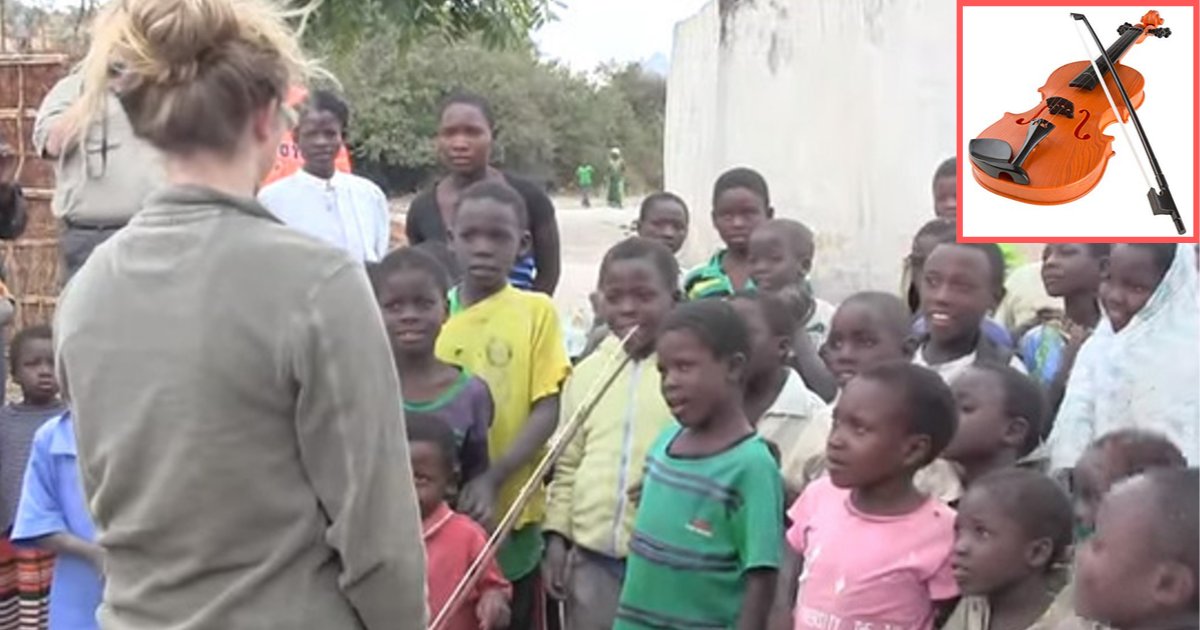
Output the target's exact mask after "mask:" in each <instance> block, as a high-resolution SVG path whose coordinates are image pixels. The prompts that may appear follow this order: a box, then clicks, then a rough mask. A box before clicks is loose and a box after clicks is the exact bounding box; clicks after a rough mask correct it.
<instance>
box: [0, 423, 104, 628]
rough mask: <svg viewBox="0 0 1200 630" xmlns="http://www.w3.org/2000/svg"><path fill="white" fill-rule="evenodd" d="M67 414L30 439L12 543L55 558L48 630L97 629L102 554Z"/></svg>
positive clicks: (45, 426)
mask: <svg viewBox="0 0 1200 630" xmlns="http://www.w3.org/2000/svg"><path fill="white" fill-rule="evenodd" d="M75 459H76V451H75V432H74V430H73V429H72V426H71V414H70V412H67V413H64V414H62V415H60V416H57V417H54V418H51V419H50V420H47V421H46V424H44V425H42V427H41V428H40V429H38V431H37V433H35V434H34V436H33V447H32V449H31V453H30V456H29V465H28V467H27V468H26V469H25V483H24V486H23V487H22V489H21V502H20V505H19V506H18V507H17V516H16V520H15V522H14V523H13V531H12V539H13V543H14V544H18V545H30V546H37V547H40V548H42V549H45V550H48V551H53V552H55V553H56V554H58V557H57V559H56V560H55V562H54V581H53V582H52V583H51V586H50V630H98V628H99V625H98V624H97V622H96V609H97V608H98V607H99V606H100V598H101V594H102V592H103V578H102V575H103V564H104V552H103V550H102V549H101V548H100V546H99V545H98V544H96V542H95V539H96V532H95V529H94V527H93V525H92V519H91V516H90V515H89V514H88V511H87V503H86V501H85V500H84V497H83V485H82V484H81V483H80V479H79V468H78V464H77V463H76V461H75Z"/></svg>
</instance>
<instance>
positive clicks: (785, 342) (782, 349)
mask: <svg viewBox="0 0 1200 630" xmlns="http://www.w3.org/2000/svg"><path fill="white" fill-rule="evenodd" d="M800 334H802V335H803V334H805V333H804V332H803V331H801V333H800ZM775 350H776V351H777V352H778V353H779V362H780V363H787V358H788V356H789V355H791V354H792V338H791V337H790V336H788V335H780V336H779V337H778V338H777V339H776V340H775Z"/></svg>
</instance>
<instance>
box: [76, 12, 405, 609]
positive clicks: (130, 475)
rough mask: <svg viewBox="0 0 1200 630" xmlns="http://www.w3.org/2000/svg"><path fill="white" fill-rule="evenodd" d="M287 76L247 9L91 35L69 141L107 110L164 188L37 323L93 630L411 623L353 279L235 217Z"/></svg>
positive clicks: (321, 249)
mask: <svg viewBox="0 0 1200 630" xmlns="http://www.w3.org/2000/svg"><path fill="white" fill-rule="evenodd" d="M308 67H309V66H308V63H307V62H306V61H305V59H304V57H303V55H302V53H301V51H300V46H299V43H298V42H297V39H296V36H295V34H294V32H293V31H292V30H291V29H290V28H289V27H287V26H286V24H285V23H284V22H283V20H282V18H281V16H280V15H279V13H278V12H277V11H276V10H275V8H274V5H273V4H268V0H191V1H189V2H175V1H170V0H125V1H124V2H113V3H109V4H108V5H106V6H105V7H104V9H103V10H102V13H101V14H100V15H99V16H98V20H97V23H96V26H95V31H94V35H93V38H92V48H91V50H90V51H89V52H88V55H87V58H86V59H85V61H84V64H83V69H82V71H81V72H82V76H83V77H84V80H83V85H84V86H85V87H84V90H85V91H84V93H83V95H82V97H81V99H80V100H79V103H80V108H79V109H78V110H74V111H72V112H71V115H72V116H76V117H77V118H75V119H74V120H75V121H76V123H75V124H76V129H88V128H89V122H90V121H89V117H90V116H92V115H94V114H93V112H96V111H101V110H100V109H98V108H95V109H94V107H95V105H96V104H100V105H102V104H103V103H104V101H105V100H106V98H105V97H106V95H107V94H108V92H109V91H110V90H112V91H113V92H115V93H116V94H117V96H118V98H119V100H120V102H121V104H122V106H123V107H124V108H125V110H126V111H127V113H128V115H129V119H130V122H131V124H132V126H133V130H134V132H135V133H136V134H137V135H138V136H140V137H142V138H144V139H146V140H147V141H149V142H150V143H151V144H152V145H154V146H155V147H157V148H158V149H159V150H160V151H162V153H163V155H164V157H165V162H166V170H167V178H168V185H167V186H166V187H165V188H162V189H160V190H158V191H156V192H154V193H151V195H150V196H149V197H148V198H147V199H146V201H145V203H144V205H143V207H142V209H141V210H140V211H139V212H137V213H136V214H135V215H134V216H133V219H132V220H131V221H130V223H129V225H128V226H127V227H126V228H125V229H123V230H121V231H120V232H118V233H117V234H115V235H114V236H113V237H112V238H110V239H109V240H107V241H106V242H105V243H103V244H102V245H100V246H99V247H98V248H97V249H96V251H95V252H94V254H93V256H92V258H91V259H90V261H89V263H88V264H87V265H85V266H84V267H83V268H82V269H81V270H80V271H79V273H78V274H77V275H76V276H75V278H74V280H72V282H71V284H70V285H68V287H67V289H66V291H65V293H64V295H63V296H62V299H61V302H60V305H59V309H58V312H57V314H56V327H57V328H56V336H57V338H56V340H55V345H56V350H57V356H58V369H59V376H60V379H61V383H62V385H63V389H64V392H65V394H66V396H67V398H68V399H69V400H70V401H71V404H72V406H73V411H74V414H75V415H74V417H75V420H76V428H75V433H76V436H77V442H78V451H79V467H80V473H81V478H82V483H83V486H84V491H85V494H86V497H87V501H88V507H89V508H90V512H91V514H92V516H93V518H94V520H95V523H96V526H97V532H98V542H99V544H100V545H101V547H102V548H103V549H104V552H105V556H106V560H105V565H104V572H105V577H106V582H107V583H106V585H105V591H104V600H103V602H102V604H101V606H100V609H99V610H98V612H97V617H98V619H99V622H100V626H101V627H102V628H105V629H106V630H134V629H138V630H140V629H149V628H156V629H167V628H170V629H175V630H184V629H210V628H213V629H215V628H228V629H231V630H232V629H235V628H287V629H288V630H350V629H359V628H365V629H368V630H375V629H383V628H386V629H389V630H391V629H401V628H423V627H424V622H425V619H427V611H426V606H425V579H424V569H425V566H424V564H425V563H424V555H423V552H422V538H421V521H420V516H419V511H418V508H417V501H416V496H415V489H414V486H413V478H412V471H411V466H410V460H409V453H408V447H407V444H406V442H405V424H404V416H403V412H402V406H401V396H400V387H399V381H398V379H397V377H396V371H395V367H394V366H393V362H392V357H391V352H390V351H389V349H388V341H387V338H386V335H385V332H384V327H383V322H382V319H381V317H380V314H379V310H378V308H377V307H376V305H375V301H374V298H373V297H372V294H371V289H370V286H369V284H368V281H367V277H366V274H365V272H364V270H363V268H362V265H361V264H359V263H357V262H355V261H354V260H352V259H351V258H350V256H349V255H348V254H346V253H345V252H343V251H340V250H338V249H335V248H334V247H332V246H330V245H326V244H324V243H321V242H319V241H317V240H316V239H313V238H311V237H309V236H305V235H303V234H300V233H297V232H296V231H295V230H292V229H290V228H288V227H286V226H284V225H282V224H281V223H279V221H278V220H277V219H276V218H275V217H274V216H273V215H272V214H270V213H269V212H268V211H267V210H266V209H264V208H263V207H262V206H260V205H259V204H258V202H256V201H255V197H254V195H255V192H256V190H255V189H256V188H257V186H258V183H259V182H260V181H262V177H263V176H264V175H265V174H266V173H267V171H268V170H269V169H270V167H271V164H272V161H273V159H274V157H275V151H276V148H277V147H278V144H279V138H280V136H281V134H282V133H283V131H284V128H285V119H286V118H288V116H286V115H285V108H284V106H283V99H284V97H285V95H286V93H287V87H288V85H290V84H292V82H293V81H295V80H299V79H301V78H303V77H302V75H303V74H304V73H305V71H306V69H307V68H308Z"/></svg>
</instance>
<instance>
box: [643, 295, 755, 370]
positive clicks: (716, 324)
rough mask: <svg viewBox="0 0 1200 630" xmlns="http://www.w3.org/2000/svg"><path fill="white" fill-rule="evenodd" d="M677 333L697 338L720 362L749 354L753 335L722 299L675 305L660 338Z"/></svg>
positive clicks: (664, 324)
mask: <svg viewBox="0 0 1200 630" xmlns="http://www.w3.org/2000/svg"><path fill="white" fill-rule="evenodd" d="M675 330H686V331H688V332H690V333H692V334H693V335H695V336H696V338H697V339H699V340H700V342H701V343H703V344H704V345H705V346H706V347H707V348H708V349H709V350H710V351H712V353H713V356H714V357H716V358H718V359H728V358H730V357H732V356H733V355H735V354H741V355H742V356H748V355H749V354H750V334H749V333H748V332H746V324H745V323H744V322H742V318H741V317H738V314H737V311H735V310H733V307H732V306H730V305H729V303H728V302H726V301H725V300H723V299H721V298H719V297H712V298H703V299H699V300H696V301H693V302H684V303H683V304H680V305H679V306H676V307H675V309H674V310H672V311H671V313H670V314H669V315H667V318H666V320H665V321H663V325H662V332H661V333H660V335H661V334H662V333H667V332H670V331H675Z"/></svg>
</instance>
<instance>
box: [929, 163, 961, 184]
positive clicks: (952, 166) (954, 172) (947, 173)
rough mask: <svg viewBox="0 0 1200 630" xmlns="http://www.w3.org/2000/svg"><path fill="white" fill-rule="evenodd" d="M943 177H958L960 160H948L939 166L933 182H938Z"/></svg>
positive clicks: (934, 173)
mask: <svg viewBox="0 0 1200 630" xmlns="http://www.w3.org/2000/svg"><path fill="white" fill-rule="evenodd" d="M943 177H955V178H957V177H958V158H957V157H952V158H946V159H945V160H944V161H942V163H941V164H938V167H937V170H936V171H934V172H933V181H935V182H936V181H937V180H939V179H941V178H943Z"/></svg>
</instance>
